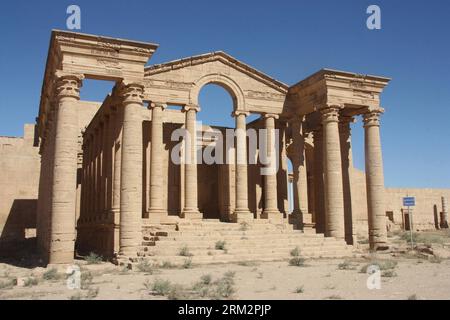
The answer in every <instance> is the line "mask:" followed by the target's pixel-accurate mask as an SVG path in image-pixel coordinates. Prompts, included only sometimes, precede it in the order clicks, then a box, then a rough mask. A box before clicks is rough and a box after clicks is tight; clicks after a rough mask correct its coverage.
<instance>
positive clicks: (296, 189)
mask: <svg viewBox="0 0 450 320" xmlns="http://www.w3.org/2000/svg"><path fill="white" fill-rule="evenodd" d="M291 127H292V138H293V146H292V147H293V149H292V150H293V151H292V152H291V154H292V157H291V161H292V166H293V175H294V181H293V193H294V208H293V209H294V210H293V212H292V213H293V214H298V215H300V216H302V215H304V214H307V213H308V176H307V172H306V156H305V137H304V135H303V128H302V122H301V121H300V119H295V120H294V121H292V122H291Z"/></svg>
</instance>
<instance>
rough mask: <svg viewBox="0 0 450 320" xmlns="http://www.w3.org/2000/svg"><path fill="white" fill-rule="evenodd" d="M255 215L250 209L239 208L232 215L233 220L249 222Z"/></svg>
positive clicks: (231, 219)
mask: <svg viewBox="0 0 450 320" xmlns="http://www.w3.org/2000/svg"><path fill="white" fill-rule="evenodd" d="M254 218H255V217H254V216H253V213H251V212H250V210H248V209H237V210H235V211H234V212H233V213H232V214H231V215H230V221H231V222H248V221H251V220H253V219H254Z"/></svg>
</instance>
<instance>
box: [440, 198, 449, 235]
mask: <svg viewBox="0 0 450 320" xmlns="http://www.w3.org/2000/svg"><path fill="white" fill-rule="evenodd" d="M441 202H442V221H441V228H448V211H447V199H445V197H441Z"/></svg>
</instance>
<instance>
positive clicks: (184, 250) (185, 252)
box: [178, 246, 193, 257]
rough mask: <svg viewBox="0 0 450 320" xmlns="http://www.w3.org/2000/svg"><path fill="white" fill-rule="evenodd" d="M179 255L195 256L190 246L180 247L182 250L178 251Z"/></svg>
mask: <svg viewBox="0 0 450 320" xmlns="http://www.w3.org/2000/svg"><path fill="white" fill-rule="evenodd" d="M178 255H179V256H182V257H192V256H193V254H192V253H190V252H189V248H188V247H187V246H184V247H182V248H180V250H179V251H178Z"/></svg>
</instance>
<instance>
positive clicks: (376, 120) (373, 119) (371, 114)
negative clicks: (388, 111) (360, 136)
mask: <svg viewBox="0 0 450 320" xmlns="http://www.w3.org/2000/svg"><path fill="white" fill-rule="evenodd" d="M383 112H384V110H383V109H382V108H379V109H373V110H368V111H367V112H366V113H364V114H363V122H364V128H367V127H373V126H377V127H379V126H380V116H381V114H383Z"/></svg>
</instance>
